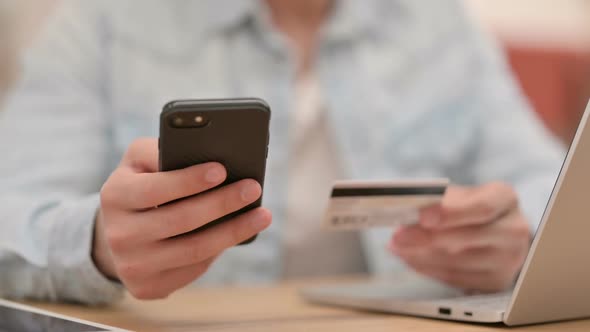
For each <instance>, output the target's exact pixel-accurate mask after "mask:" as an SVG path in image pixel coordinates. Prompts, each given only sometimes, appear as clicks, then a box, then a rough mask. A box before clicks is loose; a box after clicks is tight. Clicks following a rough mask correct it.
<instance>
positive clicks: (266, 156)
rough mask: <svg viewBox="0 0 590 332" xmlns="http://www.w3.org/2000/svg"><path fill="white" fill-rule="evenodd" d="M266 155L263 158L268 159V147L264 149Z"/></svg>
mask: <svg viewBox="0 0 590 332" xmlns="http://www.w3.org/2000/svg"><path fill="white" fill-rule="evenodd" d="M265 153H266V155H265V156H264V157H265V158H268V146H267V147H266V152H265Z"/></svg>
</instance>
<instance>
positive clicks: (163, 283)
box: [127, 257, 217, 300]
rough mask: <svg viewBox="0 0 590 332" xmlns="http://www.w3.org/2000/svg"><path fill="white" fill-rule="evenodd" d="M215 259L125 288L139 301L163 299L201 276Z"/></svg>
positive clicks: (164, 273) (162, 273) (171, 271)
mask: <svg viewBox="0 0 590 332" xmlns="http://www.w3.org/2000/svg"><path fill="white" fill-rule="evenodd" d="M216 258H217V257H211V258H209V259H207V260H205V261H203V262H200V263H199V264H195V265H191V266H187V267H183V268H179V269H174V270H168V271H164V272H161V273H159V274H157V275H155V276H152V277H150V278H147V279H145V280H142V281H141V282H137V283H135V284H132V286H127V289H128V290H129V292H130V293H131V295H133V296H134V297H135V298H137V299H140V300H153V299H163V298H165V297H167V296H168V295H170V294H171V293H172V292H174V291H175V290H177V289H180V288H182V287H184V286H186V285H188V284H189V283H191V282H192V281H194V280H195V279H197V278H198V277H200V276H201V275H203V274H204V273H205V272H206V271H207V270H208V269H209V267H210V266H211V264H212V263H213V262H214V261H215V259H216Z"/></svg>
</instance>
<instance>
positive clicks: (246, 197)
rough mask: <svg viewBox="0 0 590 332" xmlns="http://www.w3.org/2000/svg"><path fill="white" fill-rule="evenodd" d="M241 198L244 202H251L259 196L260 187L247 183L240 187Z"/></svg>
mask: <svg viewBox="0 0 590 332" xmlns="http://www.w3.org/2000/svg"><path fill="white" fill-rule="evenodd" d="M241 195H242V200H243V201H244V202H253V201H255V200H257V199H258V197H260V189H259V188H258V186H257V185H255V184H253V183H249V184H248V185H246V186H244V188H242V194H241Z"/></svg>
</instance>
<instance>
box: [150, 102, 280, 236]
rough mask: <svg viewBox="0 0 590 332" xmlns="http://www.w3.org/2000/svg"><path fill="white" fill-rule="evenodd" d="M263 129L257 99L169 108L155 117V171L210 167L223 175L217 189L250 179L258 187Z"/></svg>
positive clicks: (264, 117)
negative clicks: (220, 167)
mask: <svg viewBox="0 0 590 332" xmlns="http://www.w3.org/2000/svg"><path fill="white" fill-rule="evenodd" d="M269 126H270V107H269V106H268V104H267V103H266V102H265V101H263V100H261V99H257V98H240V99H203V100H176V101H172V102H169V103H168V104H166V105H165V106H164V108H163V110H162V113H161V115H160V140H159V150H160V156H159V158H160V171H163V172H166V171H172V170H177V169H182V168H186V167H189V166H193V165H196V164H201V163H206V162H211V161H216V162H219V163H221V164H222V165H224V166H225V168H226V170H227V179H226V180H225V182H224V183H223V184H221V185H220V186H223V185H227V184H230V183H232V182H236V181H238V180H242V179H254V180H256V181H258V183H260V185H261V186H262V187H264V174H265V169H266V157H267V155H268V142H269ZM261 203H262V197H260V199H258V200H257V201H256V202H254V203H252V204H250V205H248V206H246V207H244V208H242V209H240V210H238V211H236V212H234V213H231V214H229V215H227V216H225V217H222V218H220V219H217V220H214V221H212V222H210V223H208V224H207V225H204V226H202V227H200V228H198V229H196V230H194V231H193V232H195V231H200V230H203V229H206V228H208V227H212V226H215V225H217V224H219V223H221V222H224V221H226V220H229V219H231V218H233V217H235V216H236V215H238V214H240V213H244V212H246V211H249V210H251V209H253V208H256V207H259V206H260V205H261ZM255 238H256V237H255V236H254V237H253V238H251V239H249V240H247V241H245V242H244V243H242V244H246V243H250V242H252V241H254V239H255Z"/></svg>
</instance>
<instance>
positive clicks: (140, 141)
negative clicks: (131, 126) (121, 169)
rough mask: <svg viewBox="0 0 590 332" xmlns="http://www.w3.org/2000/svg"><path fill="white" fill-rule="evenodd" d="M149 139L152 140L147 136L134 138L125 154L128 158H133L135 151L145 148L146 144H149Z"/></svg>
mask: <svg viewBox="0 0 590 332" xmlns="http://www.w3.org/2000/svg"><path fill="white" fill-rule="evenodd" d="M149 140H150V139H149V138H145V137H140V138H137V139H135V140H133V141H132V142H131V143H130V144H129V147H128V148H127V152H126V153H125V156H126V157H128V158H133V156H134V155H135V153H136V152H137V151H141V150H142V149H143V148H144V146H145V145H146V144H148V142H149Z"/></svg>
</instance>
